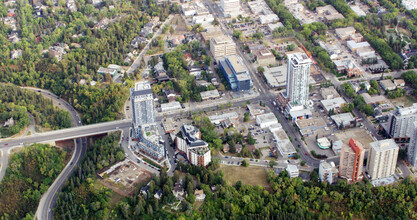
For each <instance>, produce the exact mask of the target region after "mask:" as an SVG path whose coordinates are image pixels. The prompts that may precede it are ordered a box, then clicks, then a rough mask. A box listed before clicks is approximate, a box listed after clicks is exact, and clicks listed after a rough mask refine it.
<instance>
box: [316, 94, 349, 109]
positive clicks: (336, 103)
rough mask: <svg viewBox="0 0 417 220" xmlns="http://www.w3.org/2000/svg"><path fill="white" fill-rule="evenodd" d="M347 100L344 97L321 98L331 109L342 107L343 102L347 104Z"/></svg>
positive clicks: (325, 105) (327, 107) (322, 102)
mask: <svg viewBox="0 0 417 220" xmlns="http://www.w3.org/2000/svg"><path fill="white" fill-rule="evenodd" d="M345 103H346V102H345V100H344V99H343V98H342V97H336V98H334V99H327V100H321V104H323V106H324V108H325V109H326V110H327V111H329V110H330V109H335V108H340V107H341V106H342V104H345Z"/></svg>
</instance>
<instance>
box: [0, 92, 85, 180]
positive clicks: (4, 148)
mask: <svg viewBox="0 0 417 220" xmlns="http://www.w3.org/2000/svg"><path fill="white" fill-rule="evenodd" d="M21 88H23V89H29V90H32V91H37V92H39V93H40V94H41V95H43V97H45V98H49V99H51V100H52V102H53V104H54V105H56V106H58V107H59V108H61V109H64V110H67V111H69V112H70V117H71V123H72V126H77V125H79V124H80V117H79V116H78V113H77V112H76V111H75V110H74V108H73V107H72V106H71V105H70V104H68V103H67V102H66V101H65V100H62V99H60V98H59V97H58V96H56V95H54V94H53V93H51V92H49V91H47V90H44V89H38V88H33V87H21ZM8 140H9V139H8V138H5V139H2V140H0V141H1V142H0V148H1V149H2V151H3V156H2V158H1V161H0V162H1V164H2V166H1V170H0V181H1V180H2V179H3V177H4V175H5V173H6V168H7V165H8V162H9V154H8V151H9V149H10V148H11V147H12V146H13V145H12V144H8V145H7V146H6V145H5V144H4V143H7V141H8ZM3 142H4V143H3ZM19 143H21V142H19Z"/></svg>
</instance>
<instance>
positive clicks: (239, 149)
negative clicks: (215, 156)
mask: <svg viewBox="0 0 417 220" xmlns="http://www.w3.org/2000/svg"><path fill="white" fill-rule="evenodd" d="M235 148H236V153H240V152H242V145H240V144H236V145H235Z"/></svg>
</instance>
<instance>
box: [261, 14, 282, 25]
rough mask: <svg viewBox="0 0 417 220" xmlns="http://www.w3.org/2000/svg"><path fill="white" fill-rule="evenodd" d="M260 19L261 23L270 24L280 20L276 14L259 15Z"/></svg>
mask: <svg viewBox="0 0 417 220" xmlns="http://www.w3.org/2000/svg"><path fill="white" fill-rule="evenodd" d="M259 21H260V22H261V24H270V23H274V22H277V21H279V18H278V15H276V14H268V15H259Z"/></svg>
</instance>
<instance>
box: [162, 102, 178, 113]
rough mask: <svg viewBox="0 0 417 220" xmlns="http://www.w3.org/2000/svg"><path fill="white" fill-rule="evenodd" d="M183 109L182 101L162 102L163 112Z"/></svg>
mask: <svg viewBox="0 0 417 220" xmlns="http://www.w3.org/2000/svg"><path fill="white" fill-rule="evenodd" d="M179 109H182V106H181V103H180V102H178V101H175V102H169V103H163V104H161V111H162V112H169V111H175V110H179Z"/></svg>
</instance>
